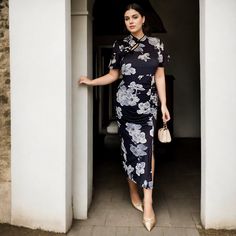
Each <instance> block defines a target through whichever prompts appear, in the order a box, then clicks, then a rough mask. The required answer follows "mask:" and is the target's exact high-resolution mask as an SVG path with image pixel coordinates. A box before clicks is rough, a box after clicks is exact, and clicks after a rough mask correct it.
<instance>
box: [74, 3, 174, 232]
mask: <svg viewBox="0 0 236 236" xmlns="http://www.w3.org/2000/svg"><path fill="white" fill-rule="evenodd" d="M124 21H125V26H126V28H127V30H128V31H129V35H128V36H127V37H125V38H123V39H122V40H116V41H115V42H114V44H113V53H112V56H111V60H110V63H109V69H110V70H109V72H108V73H107V74H106V75H103V76H101V77H99V78H96V79H93V80H91V79H89V78H87V77H85V76H81V77H80V79H79V81H78V82H79V84H86V85H91V86H99V85H107V84H110V83H112V82H114V81H116V80H117V79H118V78H119V77H120V75H121V78H122V79H121V82H120V84H119V86H118V88H117V93H116V117H117V124H118V127H119V134H120V138H121V152H122V162H123V166H124V173H125V174H126V176H127V180H128V185H129V189H130V198H131V203H132V205H133V206H134V207H135V208H136V209H138V210H140V211H142V212H143V224H144V226H145V227H146V229H147V230H148V231H150V230H151V229H152V228H153V227H154V225H155V223H156V217H155V213H154V210H153V207H152V190H153V180H154V154H153V136H154V132H156V131H155V127H156V125H155V124H156V118H157V108H158V105H159V103H161V112H162V119H163V122H167V121H169V120H170V114H169V111H168V109H167V106H166V91H165V74H164V48H163V43H161V41H160V40H159V39H158V38H154V37H149V36H147V35H146V34H145V32H144V27H145V14H144V11H143V9H142V8H141V7H140V6H139V5H138V4H135V3H133V4H129V5H128V6H127V7H126V9H125V12H124ZM138 187H141V188H142V189H143V193H144V198H143V201H141V198H140V196H139V193H138Z"/></svg>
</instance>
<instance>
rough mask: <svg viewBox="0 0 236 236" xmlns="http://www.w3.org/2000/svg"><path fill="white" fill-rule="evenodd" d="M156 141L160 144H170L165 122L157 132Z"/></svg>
mask: <svg viewBox="0 0 236 236" xmlns="http://www.w3.org/2000/svg"><path fill="white" fill-rule="evenodd" d="M158 139H159V141H160V142H162V143H169V142H171V135H170V131H169V129H168V127H167V123H166V122H163V127H162V128H160V129H159V130H158Z"/></svg>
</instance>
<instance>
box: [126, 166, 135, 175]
mask: <svg viewBox="0 0 236 236" xmlns="http://www.w3.org/2000/svg"><path fill="white" fill-rule="evenodd" d="M126 170H127V174H128V175H130V174H131V172H133V171H134V167H133V166H131V165H129V166H127V169H126Z"/></svg>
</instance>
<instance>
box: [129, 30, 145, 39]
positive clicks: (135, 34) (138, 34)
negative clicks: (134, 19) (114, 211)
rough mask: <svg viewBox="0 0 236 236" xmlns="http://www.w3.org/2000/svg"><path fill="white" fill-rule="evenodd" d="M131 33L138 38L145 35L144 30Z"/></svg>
mask: <svg viewBox="0 0 236 236" xmlns="http://www.w3.org/2000/svg"><path fill="white" fill-rule="evenodd" d="M131 34H132V35H133V36H134V37H135V38H137V39H141V38H142V37H143V36H144V33H143V31H139V32H136V33H131Z"/></svg>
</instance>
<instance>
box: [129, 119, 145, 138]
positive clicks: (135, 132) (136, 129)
mask: <svg viewBox="0 0 236 236" xmlns="http://www.w3.org/2000/svg"><path fill="white" fill-rule="evenodd" d="M141 127H142V126H141V125H137V124H133V123H128V122H127V123H126V130H127V131H128V132H129V135H130V136H131V137H132V140H133V141H134V142H135V143H146V142H147V140H146V137H145V133H144V132H141V130H140V129H141Z"/></svg>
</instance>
